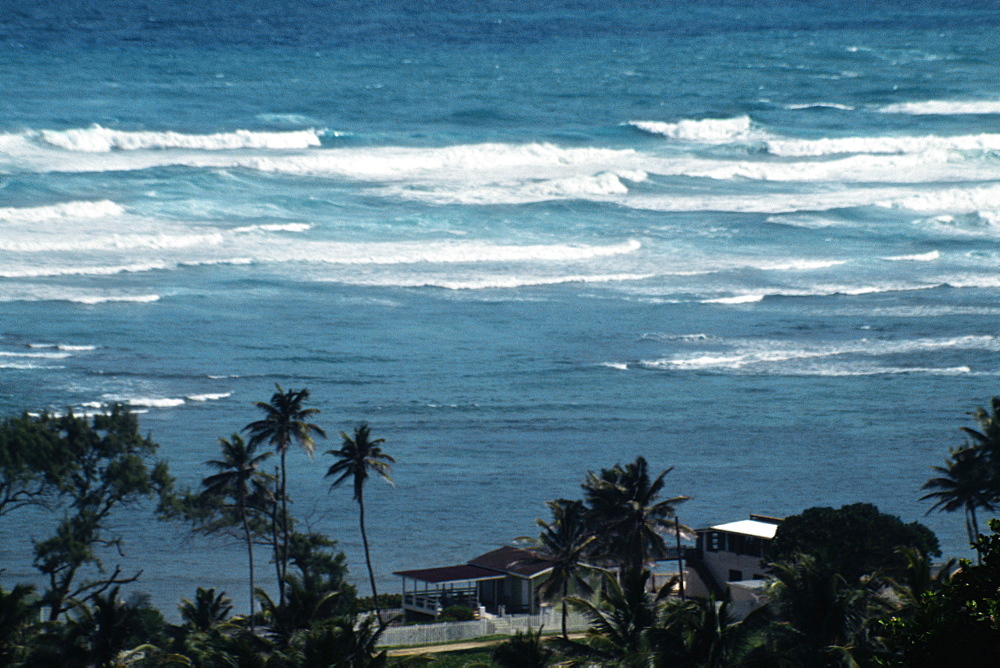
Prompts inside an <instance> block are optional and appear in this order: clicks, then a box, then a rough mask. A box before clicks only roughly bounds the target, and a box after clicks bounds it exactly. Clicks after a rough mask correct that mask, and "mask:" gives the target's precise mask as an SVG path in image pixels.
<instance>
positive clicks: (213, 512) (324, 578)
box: [0, 388, 1000, 668]
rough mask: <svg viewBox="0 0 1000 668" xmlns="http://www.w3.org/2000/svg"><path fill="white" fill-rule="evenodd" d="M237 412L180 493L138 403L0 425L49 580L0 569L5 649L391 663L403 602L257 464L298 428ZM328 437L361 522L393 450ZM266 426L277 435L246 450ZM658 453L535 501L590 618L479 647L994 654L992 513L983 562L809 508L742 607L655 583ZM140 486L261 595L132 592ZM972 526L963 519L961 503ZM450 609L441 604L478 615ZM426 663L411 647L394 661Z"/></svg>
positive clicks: (552, 580) (543, 548)
mask: <svg viewBox="0 0 1000 668" xmlns="http://www.w3.org/2000/svg"><path fill="white" fill-rule="evenodd" d="M279 395H280V396H279ZM307 397H308V393H307V392H305V391H298V392H296V391H289V392H287V393H286V392H283V391H281V389H280V388H279V393H278V394H276V395H275V396H274V397H272V403H271V404H267V405H268V406H271V408H274V407H275V406H279V407H285V408H288V407H289V406H284V403H283V402H285V403H289V405H290V407H291V408H294V410H290V411H288V412H289V413H290V414H293V417H295V416H297V417H295V419H299V420H300V421H301V418H304V417H307V416H309V415H311V414H312V413H313V411H310V410H309V409H305V408H303V406H302V405H301V404H302V401H304V400H305V399H306V398H307ZM285 400H288V402H286V401H285ZM258 406H261V405H260V404H258ZM992 407H993V411H992V412H987V411H985V410H984V409H980V410H979V411H977V412H976V413H974V414H973V415H974V417H975V418H976V420H977V422H978V423H979V426H980V429H979V430H972V429H964V431H965V433H966V435H967V436H968V437H970V438H972V439H973V443H971V444H967V445H966V448H965V449H964V450H962V451H955V450H952V451H951V458H952V462H953V463H954V461H956V453H957V452H966V451H968V452H966V454H961V455H958V457H959V458H961V457H971V456H973V454H974V455H975V456H976V457H982V458H983V461H987V462H990V464H989V466H992V465H993V463H994V462H997V463H1000V456H998V455H997V453H1000V449H997V450H996V451H994V448H995V447H996V444H997V437H998V435H1000V421H998V419H997V409H998V408H1000V401H998V400H994V402H993V403H992ZM267 415H268V416H273V414H272V413H268V414H267ZM254 424H257V425H258V427H259V423H254ZM269 424H270V423H269ZM272 427H273V429H274V430H279V427H278V426H276V425H270V426H269V427H268V429H272ZM286 427H287V428H289V429H292V431H290V432H286V433H293V432H294V430H295V429H299V430H300V431H301V430H304V432H303V433H305V434H307V435H312V434H316V435H319V434H321V433H322V431H321V430H318V428H316V429H313V428H312V427H315V426H314V425H308V423H303V424H301V425H299V426H298V427H288V425H285V426H284V427H281V429H284V428H286ZM248 431H250V432H251V433H252V434H253V437H252V438H250V439H249V440H246V441H245V440H243V439H242V438H241V437H240V436H239V435H238V434H234V435H233V436H231V437H230V438H228V439H220V441H219V446H220V448H221V455H220V456H219V457H218V458H216V459H211V460H209V461H208V462H206V464H207V466H208V468H209V470H210V471H209V474H208V475H207V476H206V477H205V479H204V481H203V484H202V485H201V488H200V489H199V490H196V491H190V490H180V491H178V490H175V489H174V481H173V480H172V478H171V477H170V474H169V471H168V470H167V467H166V465H165V464H163V463H162V462H160V461H158V460H157V458H156V452H157V445H156V443H155V442H153V441H152V440H151V439H150V438H148V437H143V436H142V435H141V434H140V433H139V430H138V423H137V421H136V419H135V416H134V415H131V414H130V413H129V412H128V411H126V410H124V409H122V408H121V407H114V408H112V409H111V410H110V411H109V412H108V413H107V414H106V415H99V416H95V417H93V418H92V419H86V418H79V417H75V416H72V415H67V416H53V415H40V416H30V415H24V416H20V417H17V418H10V419H8V420H5V421H4V422H3V423H2V424H0V516H3V515H6V514H10V513H15V512H17V511H18V510H19V509H21V508H24V507H25V506H27V505H32V504H42V505H44V506H46V507H49V508H51V509H53V510H54V511H56V512H57V513H58V515H57V519H56V521H55V522H54V532H53V535H52V536H51V537H49V538H47V539H45V540H41V541H38V542H37V543H36V544H35V565H36V567H37V568H38V569H39V571H40V572H42V573H43V574H45V575H46V576H47V586H46V587H44V588H43V589H41V590H40V591H36V590H35V589H34V588H33V587H30V586H25V585H15V586H14V587H13V588H11V589H4V588H0V665H5V666H7V665H10V666H50V665H51V666H56V665H58V666H80V667H90V666H199V667H200V666H204V667H212V668H214V667H216V666H220V667H221V666H250V667H253V666H260V667H264V666H268V667H276V668H285V667H289V668H290V667H295V666H359V667H360V666H383V665H387V664H389V663H390V660H389V657H388V656H387V653H386V652H385V651H384V650H380V649H379V648H378V647H377V644H378V641H379V638H380V636H381V635H382V633H383V631H384V629H385V622H383V621H382V620H381V619H380V615H379V614H378V613H379V610H380V608H381V606H383V605H385V603H387V602H389V601H387V600H386V599H389V598H391V602H392V603H396V602H397V601H398V597H386V596H381V597H379V599H378V601H379V604H378V605H376V604H374V601H375V600H376V599H374V598H373V599H372V601H371V602H370V603H369V604H367V605H359V602H358V600H357V599H356V596H355V591H354V588H353V587H352V586H351V585H350V584H348V572H347V564H346V562H345V559H344V555H343V554H342V553H341V552H339V551H338V550H337V547H336V543H335V542H334V541H332V540H330V539H329V538H328V537H326V536H324V535H322V534H318V533H314V532H303V531H299V530H297V529H296V522H295V518H294V517H292V516H291V515H290V514H289V513H288V508H289V505H290V504H289V501H290V497H289V496H288V491H287V485H286V480H285V479H284V476H283V475H281V474H279V475H278V476H271V475H268V474H267V473H266V472H264V471H263V464H264V462H266V461H267V459H268V457H270V456H271V455H273V454H278V455H279V456H282V457H283V455H284V454H285V452H287V449H288V446H289V445H290V443H292V442H293V441H295V439H294V438H291V437H289V438H275V439H274V440H271V438H270V437H267V438H265V437H264V436H262V434H273V433H277V431H271V432H269V431H267V430H263V429H258V428H256V427H255V428H254V429H248ZM342 436H343V440H344V445H343V447H342V449H341V450H340V451H331V452H330V454H333V455H335V457H336V460H335V461H336V463H335V464H334V465H333V466H332V467H331V469H330V471H329V472H328V475H330V476H331V477H334V478H335V480H337V481H339V480H343V481H350V482H352V483H353V488H354V495H353V498H354V501H356V502H357V503H358V505H359V509H360V511H361V515H360V519H361V523H360V528H361V531H362V535H363V537H364V538H365V541H366V542H367V537H366V536H364V526H365V525H364V504H363V499H364V495H363V491H364V483H365V480H366V479H367V477H368V476H369V474H374V475H376V476H381V477H385V478H386V479H389V478H388V474H389V469H388V465H389V463H391V462H392V461H393V460H392V458H391V457H389V456H388V455H386V454H385V453H384V452H383V451H382V449H381V444H382V440H381V439H374V438H371V437H370V435H369V432H368V428H367V426H366V425H363V426H362V427H359V428H358V429H356V430H355V431H354V434H353V435H352V436H348V435H347V434H342ZM268 444H269V445H271V446H272V447H273V448H274V449H273V450H266V449H260V448H261V446H264V445H268ZM307 449H308V448H307ZM283 450H284V451H283ZM973 450H975V452H972V451H973ZM937 470H938V471H939V472H941V471H942V470H944V469H943V468H942V467H938V469H937ZM947 470H949V471H950V473H949V475H954V476H955V478H954V480H953V482H954V483H955V485H954V488H955V489H968V488H971V487H974V486H975V485H973V484H972V482H970V481H979V482H982V481H984V480H985V481H987V482H988V483H989V485H993V484H994V483H997V481H1000V473H998V474H995V473H994V472H993V469H991V468H989V467H988V468H987V472H986V473H985V474H984V473H983V471H981V470H976V471H974V472H966V473H967V474H968V476H969V478H968V479H963V478H961V476H960V475H959V474H960V473H961V471H962V470H960V469H956V468H950V469H947ZM669 471H670V469H666V470H664V471H662V472H661V473H660V474H658V475H656V476H655V477H654V476H652V475H650V472H649V465H648V464H647V462H646V460H645V459H643V458H641V457H639V458H637V459H636V460H635V461H634V462H631V463H627V464H624V465H623V464H616V465H614V466H613V467H611V468H608V469H602V470H600V471H599V472H596V473H595V472H591V473H589V474H588V475H587V478H586V480H585V481H584V483H583V485H582V489H583V491H584V499H583V500H577V501H574V500H567V499H559V500H556V501H551V502H549V504H548V506H549V509H550V511H551V513H552V517H551V519H550V520H539V521H538V525H539V528H540V530H541V533H540V535H539V537H538V538H536V539H524V541H523V542H522V545H523V546H524V547H526V548H528V550H529V554H530V555H531V556H530V557H529V559H528V560H529V561H531V560H536V561H537V560H543V561H545V562H547V563H548V564H551V565H552V568H551V569H549V570H548V571H547V572H546V576H545V577H544V580H543V582H542V586H541V587H540V589H539V592H540V595H541V596H542V597H543V598H545V599H547V600H553V601H560V602H561V603H562V607H563V610H564V611H565V610H566V608H567V606H572V607H574V608H576V609H578V610H579V611H580V612H581V613H582V614H583V615H584V616H585V618H586V619H588V620H589V624H590V628H589V631H588V632H587V633H586V634H585V636H584V637H582V638H580V637H571V636H569V634H567V633H566V628H565V624H564V626H563V634H562V636H561V637H559V638H549V639H547V638H545V637H543V635H542V634H541V632H540V631H535V632H531V633H526V634H518V635H517V636H515V637H512V638H510V639H509V640H507V641H506V642H502V643H497V644H496V646H495V648H494V649H493V650H492V652H491V653H489V654H488V656H489V658H490V660H491V661H492V663H493V664H494V665H499V666H545V665H551V664H552V663H553V662H554V661H563V662H565V661H570V662H574V663H575V664H578V665H602V666H605V665H606V666H690V667H696V666H697V667H701V666H704V667H709V666H711V667H725V666H940V665H963V666H993V665H995V663H996V657H997V656H1000V623H998V620H1000V522H998V521H995V520H994V521H991V522H990V529H991V533H990V534H988V535H985V536H983V535H978V534H977V535H976V538H975V542H974V547H975V548H976V550H977V551H978V553H979V557H980V558H979V561H978V563H975V564H974V563H972V562H970V561H967V560H963V561H962V562H961V563H960V564H959V566H958V568H957V569H955V568H952V567H951V566H950V565H945V566H944V567H943V568H936V567H934V566H932V564H931V558H932V557H934V556H937V555H938V554H939V549H938V542H937V539H936V538H935V536H934V535H933V534H932V533H931V532H930V531H929V530H928V529H927V528H926V527H924V526H922V525H920V524H918V523H910V524H907V523H904V522H903V521H902V520H900V519H899V518H897V517H894V516H891V515H886V514H883V513H880V512H879V511H878V509H877V508H875V507H874V506H872V505H870V504H865V503H857V504H852V505H847V506H844V507H842V508H839V509H834V508H810V509H807V510H805V511H803V512H802V513H800V514H799V515H795V516H792V517H789V518H787V519H786V520H785V521H784V522H783V523H782V524H781V525H780V526H779V529H778V532H777V536H776V538H775V540H774V541H773V544H772V548H771V552H770V563H768V564H767V565H766V568H767V570H768V572H769V573H770V574H771V578H770V584H769V587H768V590H767V596H766V604H765V605H764V606H763V607H761V608H758V609H757V610H756V611H754V612H752V613H750V615H749V616H748V617H745V618H744V619H737V618H736V617H735V616H734V615H733V612H732V608H731V607H730V603H729V601H727V600H716V599H715V598H712V597H710V598H708V599H692V600H685V599H684V598H683V597H682V596H681V597H678V596H677V589H676V588H675V582H674V581H672V580H671V581H668V582H666V583H663V582H660V583H659V586H656V585H654V581H653V578H652V575H651V566H652V564H653V563H654V562H655V560H657V559H659V558H662V557H663V556H664V555H665V554H666V553H667V546H668V540H667V539H671V540H675V541H676V540H677V533H678V532H683V531H685V529H684V528H683V527H682V526H681V525H680V524H679V523H678V522H677V518H676V515H675V511H676V506H677V505H678V504H680V503H682V502H683V501H684V500H686V498H687V497H684V496H666V495H664V494H663V491H664V478H665V476H666V474H667V473H669ZM963 475H964V474H963ZM937 480H938V479H932V481H930V482H929V483H928V486H927V488H928V489H934V490H936V491H935V492H934V493H932V494H930V495H928V496H929V498H930V499H932V500H934V501H936V503H935V505H934V508H940V509H943V510H963V511H965V513H966V516H967V518H968V517H969V515H970V509H973V510H974V509H979V510H982V509H986V508H990V507H992V504H993V503H994V502H995V501H996V500H997V498H1000V497H997V496H990V494H994V492H991V491H990V490H991V489H992V487H990V486H989V485H987V484H986V483H983V484H982V485H980V487H979V492H978V493H979V495H980V496H979V497H977V498H981V499H982V498H986V499H988V503H985V504H984V503H980V502H976V503H974V504H973V505H972V506H970V505H968V504H967V503H966V502H965V501H962V502H960V503H959V502H957V501H956V502H955V503H951V502H945V501H944V500H945V499H951V496H949V495H950V494H951V492H950V491H948V490H951V488H946V486H944V485H943V484H942V483H940V482H939V481H937ZM936 481H937V482H936ZM946 491H947V492H948V493H947V494H945V493H944V492H946ZM994 491H995V490H994ZM962 498H963V499H964V498H965V497H962ZM143 502H145V503H152V504H155V505H156V508H157V510H158V511H159V513H160V515H161V517H164V518H170V519H178V518H179V519H183V520H184V521H187V522H190V523H191V525H192V527H193V528H194V529H195V530H196V531H198V532H201V533H204V534H207V535H216V534H219V533H226V534H231V535H233V536H236V537H239V538H240V539H241V540H242V541H244V542H245V544H246V546H247V558H248V562H247V563H248V566H249V569H248V581H249V582H250V583H251V584H250V586H251V590H252V591H253V596H254V599H255V600H256V601H258V602H259V603H260V611H259V612H256V611H255V610H253V609H251V610H249V611H247V613H248V614H243V613H242V612H241V611H234V609H233V605H232V602H231V601H230V600H229V598H228V597H227V596H226V594H225V592H221V591H217V590H215V589H212V588H201V587H199V588H198V589H197V590H196V591H195V592H193V594H192V596H190V597H185V598H184V599H182V601H181V602H180V606H179V609H178V611H179V615H180V619H181V620H182V621H181V623H180V624H169V623H167V621H166V620H165V619H164V616H163V615H162V614H161V613H160V611H158V610H156V609H154V608H152V607H151V606H150V605H149V602H148V599H147V598H146V597H144V596H142V595H139V594H132V595H131V596H129V597H124V596H123V593H122V589H121V586H122V585H124V584H127V583H129V582H133V581H135V580H136V579H138V578H139V576H140V574H139V573H123V572H122V570H121V568H120V567H119V566H117V565H115V564H114V563H113V558H114V555H115V554H116V550H115V548H116V547H118V546H120V544H121V538H120V537H118V536H116V535H115V533H114V531H113V529H112V527H113V526H114V522H113V518H114V516H115V513H116V512H117V511H118V510H119V509H121V508H122V507H125V506H128V505H132V504H137V503H143ZM970 526H977V525H976V524H975V523H974V522H972V521H971V520H970ZM261 547H262V548H264V550H265V552H266V553H267V554H269V555H270V559H271V562H272V564H273V565H275V569H274V572H273V574H272V577H273V578H274V580H273V581H271V582H270V583H269V584H270V585H272V586H275V587H276V589H277V590H278V591H279V597H278V600H277V601H275V600H273V599H272V598H271V596H270V595H269V594H268V593H267V590H266V589H263V588H260V587H255V586H254V585H253V563H254V562H253V560H254V548H261ZM108 548H110V549H108ZM366 558H368V559H369V560H370V555H369V552H368V550H367V545H366ZM370 573H371V569H370V563H369V574H370ZM279 584H280V586H277V585H279ZM595 585H597V586H595ZM272 591H273V590H272ZM362 609H372V610H374V611H375V614H370V613H367V612H360V610H362ZM43 611H44V617H43V615H42V613H43ZM446 612H448V613H451V616H452V617H455V618H459V617H468V616H469V614H470V613H471V611H469V610H467V609H463V610H461V611H459V610H448V611H446ZM564 620H565V617H564ZM477 656H478V657H479V658H480V659H483V658H484V656H486V654H485V653H480V654H479V655H477ZM429 661H431V659H429V658H419V657H418V658H416V659H407V660H406V661H405V663H406V665H426V664H427V663H428V662H429Z"/></svg>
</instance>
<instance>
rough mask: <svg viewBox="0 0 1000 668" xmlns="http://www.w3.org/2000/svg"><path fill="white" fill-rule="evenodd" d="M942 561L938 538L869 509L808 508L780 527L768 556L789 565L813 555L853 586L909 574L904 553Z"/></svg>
mask: <svg viewBox="0 0 1000 668" xmlns="http://www.w3.org/2000/svg"><path fill="white" fill-rule="evenodd" d="M906 547H909V548H914V549H916V550H919V551H920V552H921V553H922V554H926V555H932V556H939V555H940V554H941V550H940V549H939V546H938V540H937V537H936V536H935V535H934V533H933V532H932V531H931V530H930V529H928V528H927V527H925V526H924V525H923V524H920V523H919V522H911V523H909V524H907V523H905V522H903V521H902V520H901V519H899V518H898V517H896V516H895V515H887V514H885V513H880V512H879V510H878V508H876V507H875V506H873V505H872V504H870V503H854V504H851V505H847V506H843V507H841V508H808V509H806V510H804V511H803V512H802V513H800V514H798V515H792V516H790V517H786V518H785V519H784V521H782V522H781V524H779V525H778V531H777V534H776V535H775V537H774V541H773V542H772V543H771V547H770V549H769V553H768V556H769V558H770V559H771V560H772V561H777V562H781V561H790V560H793V559H795V557H796V555H797V554H808V555H813V556H815V557H817V558H819V559H821V560H822V561H823V563H824V564H826V565H827V566H828V567H830V568H831V569H832V570H833V572H835V573H839V574H840V575H842V576H844V577H845V578H847V579H848V580H857V579H858V578H860V577H861V576H863V575H871V574H873V573H875V572H881V573H882V574H883V575H890V576H898V575H901V574H902V573H903V572H904V571H905V569H906V560H905V558H904V557H903V555H902V554H901V553H900V552H899V549H900V548H906Z"/></svg>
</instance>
